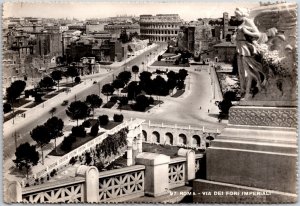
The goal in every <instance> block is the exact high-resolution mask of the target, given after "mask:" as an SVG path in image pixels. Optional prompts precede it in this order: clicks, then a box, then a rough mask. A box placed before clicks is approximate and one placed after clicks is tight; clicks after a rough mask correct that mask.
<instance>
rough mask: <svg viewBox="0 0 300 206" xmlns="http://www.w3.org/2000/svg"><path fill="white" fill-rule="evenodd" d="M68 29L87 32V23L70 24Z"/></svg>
mask: <svg viewBox="0 0 300 206" xmlns="http://www.w3.org/2000/svg"><path fill="white" fill-rule="evenodd" d="M68 30H78V31H81V32H82V33H85V32H86V25H84V24H73V25H68Z"/></svg>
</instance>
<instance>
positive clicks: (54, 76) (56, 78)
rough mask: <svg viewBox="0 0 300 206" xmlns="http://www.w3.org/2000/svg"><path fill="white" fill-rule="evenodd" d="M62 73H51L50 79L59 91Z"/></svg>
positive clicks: (56, 71) (58, 71)
mask: <svg viewBox="0 0 300 206" xmlns="http://www.w3.org/2000/svg"><path fill="white" fill-rule="evenodd" d="M62 75H63V73H62V71H60V70H55V71H53V72H52V73H51V77H52V79H53V80H54V81H57V90H59V81H60V80H61V79H62Z"/></svg>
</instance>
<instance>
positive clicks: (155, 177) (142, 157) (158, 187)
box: [136, 152, 170, 197]
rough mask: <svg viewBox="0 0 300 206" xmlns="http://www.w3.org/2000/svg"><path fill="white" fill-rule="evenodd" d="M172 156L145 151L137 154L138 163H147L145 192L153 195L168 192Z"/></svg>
mask: <svg viewBox="0 0 300 206" xmlns="http://www.w3.org/2000/svg"><path fill="white" fill-rule="evenodd" d="M169 163H170V157H169V156H166V155H163V154H156V153H149V152H143V153H141V154H139V155H137V156H136V164H141V165H145V167H146V170H145V194H146V195H150V196H153V197H157V196H161V195H165V194H168V190H169Z"/></svg>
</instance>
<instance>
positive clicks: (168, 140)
mask: <svg viewBox="0 0 300 206" xmlns="http://www.w3.org/2000/svg"><path fill="white" fill-rule="evenodd" d="M165 144H170V145H173V135H172V133H170V132H167V133H166V134H165Z"/></svg>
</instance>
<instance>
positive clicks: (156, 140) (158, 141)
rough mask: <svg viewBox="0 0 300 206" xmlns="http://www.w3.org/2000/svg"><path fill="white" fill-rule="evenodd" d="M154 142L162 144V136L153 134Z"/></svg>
mask: <svg viewBox="0 0 300 206" xmlns="http://www.w3.org/2000/svg"><path fill="white" fill-rule="evenodd" d="M152 142H155V143H160V135H159V133H158V132H157V131H154V132H152Z"/></svg>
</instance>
